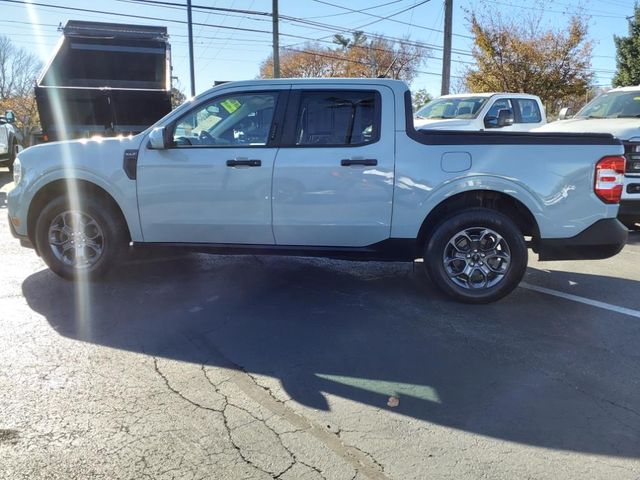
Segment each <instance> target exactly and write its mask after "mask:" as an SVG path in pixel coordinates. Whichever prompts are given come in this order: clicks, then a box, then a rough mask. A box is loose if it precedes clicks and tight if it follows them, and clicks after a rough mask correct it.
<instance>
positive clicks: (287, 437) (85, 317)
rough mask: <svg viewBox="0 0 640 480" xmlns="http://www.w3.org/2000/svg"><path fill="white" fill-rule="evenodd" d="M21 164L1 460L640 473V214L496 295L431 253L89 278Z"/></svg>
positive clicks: (108, 474) (121, 471)
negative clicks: (23, 186)
mask: <svg viewBox="0 0 640 480" xmlns="http://www.w3.org/2000/svg"><path fill="white" fill-rule="evenodd" d="M9 182H10V177H9V175H8V173H7V172H6V171H5V170H1V169H0V256H1V263H0V273H1V275H0V478H2V479H5V478H6V479H30V480H32V479H65V480H67V479H88V478H92V479H93V478H97V479H99V478H105V479H110V480H111V479H144V478H150V479H174V478H175V479H240V478H243V479H275V478H277V479H285V480H294V479H296V480H297V479H330V480H333V479H346V480H348V479H357V480H364V479H398V480H406V479H425V478H436V479H456V480H458V479H476V478H487V479H514V478H518V479H559V478H562V479H585V478H589V479H607V480H611V479H629V480H638V479H639V478H640V354H639V353H638V352H639V350H638V345H639V344H640V295H639V294H638V293H639V287H640V268H639V267H640V232H639V233H632V234H631V236H630V241H629V243H628V245H627V246H626V248H625V249H624V250H623V252H622V253H620V254H619V255H618V256H616V257H614V258H612V259H609V260H601V261H584V262H548V263H545V262H537V261H536V260H535V256H534V255H531V256H530V264H529V269H528V271H527V274H526V276H525V280H524V283H523V285H522V286H521V287H520V288H518V289H517V290H516V291H515V292H514V293H513V294H512V295H510V296H509V297H508V298H506V299H504V300H502V301H500V302H497V303H494V304H492V305H487V306H471V305H460V304H456V303H453V302H452V301H450V300H448V299H447V298H445V297H443V296H442V295H441V294H440V293H438V291H437V290H436V289H435V288H434V286H433V285H432V284H431V282H430V280H429V279H428V278H426V276H425V275H424V274H423V273H422V268H421V265H420V264H419V263H416V264H406V263H376V262H369V263H365V262H343V261H333V260H323V259H310V258H284V257H255V256H209V255H202V254H193V253H181V252H177V251H173V250H166V249H164V250H157V251H143V252H139V253H136V254H134V255H132V256H131V257H130V259H129V260H128V261H127V263H126V264H124V265H122V266H121V267H119V268H118V269H117V270H116V271H115V273H114V274H113V275H112V276H111V278H109V279H107V280H104V281H100V282H94V283H90V284H79V285H74V284H73V283H70V282H66V281H64V280H61V279H59V278H58V277H56V276H55V275H54V274H52V273H51V272H50V271H49V270H48V269H47V268H46V267H45V266H44V264H43V262H42V261H41V260H40V259H39V258H38V257H37V256H36V254H35V253H34V252H33V251H32V250H28V249H23V248H21V247H20V246H19V244H18V242H17V241H16V240H14V239H13V238H12V237H11V235H10V233H9V227H8V224H7V221H6V205H5V196H6V192H7V191H8V189H9V188H10V183H9ZM3 212H4V213H3Z"/></svg>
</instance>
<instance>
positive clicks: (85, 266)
mask: <svg viewBox="0 0 640 480" xmlns="http://www.w3.org/2000/svg"><path fill="white" fill-rule="evenodd" d="M99 200H100V199H96V198H91V197H86V196H85V197H81V198H80V201H79V202H78V203H79V205H71V202H69V199H68V198H67V197H66V196H60V197H57V198H56V199H54V200H53V201H51V202H49V203H48V204H47V206H46V207H45V208H44V209H43V210H42V212H41V213H40V215H39V216H38V219H37V221H36V231H35V240H36V246H37V248H38V252H39V253H40V255H41V256H42V258H43V259H44V261H45V262H46V264H47V265H48V266H49V268H50V269H51V270H53V272H55V273H56V274H58V275H59V276H61V277H63V278H66V279H68V280H73V279H75V278H81V279H85V278H86V279H95V278H98V277H101V276H103V275H104V274H106V273H107V271H108V270H109V269H110V268H111V267H112V266H114V265H115V264H116V263H117V262H118V260H119V259H120V258H121V255H122V253H123V252H124V250H125V249H126V246H127V237H126V229H125V227H124V225H122V222H121V221H118V217H117V215H115V214H114V213H113V211H112V209H111V208H110V207H109V205H105V204H103V203H102V202H100V201H99Z"/></svg>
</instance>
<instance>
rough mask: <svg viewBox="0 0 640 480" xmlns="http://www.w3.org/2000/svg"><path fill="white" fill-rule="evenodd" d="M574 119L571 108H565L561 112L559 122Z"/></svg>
mask: <svg viewBox="0 0 640 480" xmlns="http://www.w3.org/2000/svg"><path fill="white" fill-rule="evenodd" d="M571 117H573V112H572V111H571V107H564V108H562V109H561V110H560V113H559V114H558V120H566V119H567V118H571Z"/></svg>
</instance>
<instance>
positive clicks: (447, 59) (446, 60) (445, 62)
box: [440, 0, 453, 95]
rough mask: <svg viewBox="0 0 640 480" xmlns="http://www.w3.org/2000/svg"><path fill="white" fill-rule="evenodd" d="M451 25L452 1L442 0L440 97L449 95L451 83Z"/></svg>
mask: <svg viewBox="0 0 640 480" xmlns="http://www.w3.org/2000/svg"><path fill="white" fill-rule="evenodd" d="M452 24H453V0H444V42H443V43H444V49H443V51H442V88H441V89H440V95H448V94H449V86H450V82H451V29H452Z"/></svg>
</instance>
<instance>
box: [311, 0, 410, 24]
mask: <svg viewBox="0 0 640 480" xmlns="http://www.w3.org/2000/svg"><path fill="white" fill-rule="evenodd" d="M402 1H404V0H392V1H391V2H385V3H381V4H379V5H374V6H373V7H369V8H363V9H362V10H358V11H354V12H349V13H362V12H364V11H367V10H374V9H376V8H381V7H386V6H387V5H391V4H393V3H400V2H402ZM349 13H331V14H329V15H317V16H315V17H306V18H305V20H313V19H316V18H329V17H338V16H341V15H349Z"/></svg>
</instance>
